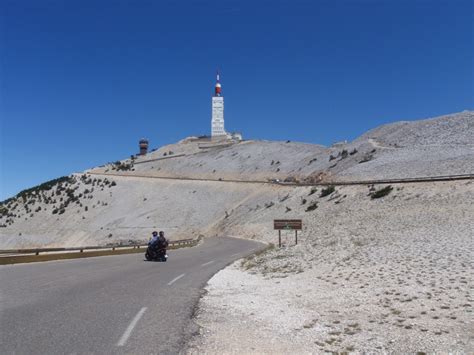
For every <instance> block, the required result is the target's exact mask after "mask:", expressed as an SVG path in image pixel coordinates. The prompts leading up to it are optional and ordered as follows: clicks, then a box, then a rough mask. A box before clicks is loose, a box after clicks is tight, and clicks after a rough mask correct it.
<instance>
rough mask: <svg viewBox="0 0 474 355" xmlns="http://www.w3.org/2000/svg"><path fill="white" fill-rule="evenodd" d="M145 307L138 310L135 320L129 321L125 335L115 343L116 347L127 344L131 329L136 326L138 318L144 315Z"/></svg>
mask: <svg viewBox="0 0 474 355" xmlns="http://www.w3.org/2000/svg"><path fill="white" fill-rule="evenodd" d="M145 311H146V307H143V308H142V309H140V311H139V312H138V313H137V315H136V316H135V318H133V320H132V321H131V323H130V324H129V325H128V327H127V329H126V330H125V333H123V335H122V337H121V338H120V340H119V341H118V343H117V346H124V345H125V344H126V343H127V340H128V338H129V337H130V335H131V334H132V331H133V328H135V326H136V325H137V323H138V321H139V320H140V318H141V317H142V316H143V313H145Z"/></svg>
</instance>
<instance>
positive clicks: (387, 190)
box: [370, 185, 393, 200]
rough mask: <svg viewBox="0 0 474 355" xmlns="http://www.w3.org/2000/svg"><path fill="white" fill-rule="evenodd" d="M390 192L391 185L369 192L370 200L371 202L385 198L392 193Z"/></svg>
mask: <svg viewBox="0 0 474 355" xmlns="http://www.w3.org/2000/svg"><path fill="white" fill-rule="evenodd" d="M392 190H393V187H392V185H388V186H385V187H384V188H381V189H379V190H376V191H374V192H371V193H370V198H371V199H372V200H373V199H376V198H381V197H384V196H387V195H388V194H389V193H390V192H392Z"/></svg>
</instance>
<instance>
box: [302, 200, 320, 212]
mask: <svg viewBox="0 0 474 355" xmlns="http://www.w3.org/2000/svg"><path fill="white" fill-rule="evenodd" d="M316 208H318V203H317V202H316V201H314V202H312V203H311V204H310V205H309V206H308V207H307V208H306V209H305V211H306V212H310V211H314V210H315V209H316Z"/></svg>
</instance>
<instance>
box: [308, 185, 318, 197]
mask: <svg viewBox="0 0 474 355" xmlns="http://www.w3.org/2000/svg"><path fill="white" fill-rule="evenodd" d="M316 191H318V189H317V188H316V187H312V188H311V191H310V192H309V195H308V196H311V195H312V194H314V193H315V192H316Z"/></svg>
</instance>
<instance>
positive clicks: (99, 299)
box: [0, 237, 263, 354]
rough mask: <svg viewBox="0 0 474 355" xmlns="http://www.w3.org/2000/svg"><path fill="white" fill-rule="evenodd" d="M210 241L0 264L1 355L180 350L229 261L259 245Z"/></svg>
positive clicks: (229, 239)
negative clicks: (212, 281) (157, 256)
mask: <svg viewBox="0 0 474 355" xmlns="http://www.w3.org/2000/svg"><path fill="white" fill-rule="evenodd" d="M262 247H263V245H262V244H260V243H256V242H252V241H249V240H242V239H236V238H224V237H222V238H210V239H207V240H205V241H204V242H203V243H202V244H201V245H199V246H197V247H194V248H186V249H178V250H171V251H170V252H169V261H168V262H166V263H156V262H146V261H144V257H143V255H142V254H129V255H120V256H106V257H97V258H89V259H79V260H68V261H51V262H45V263H37V264H17V265H8V266H1V267H0V287H1V288H0V326H1V328H0V332H1V334H0V341H1V343H0V353H2V354H13V353H15V354H64V353H76V354H83V353H147V354H149V353H160V354H167V353H177V352H179V351H180V350H181V349H182V348H183V346H184V345H185V342H186V341H187V338H188V337H189V336H190V335H191V333H192V332H193V331H195V330H196V329H193V326H192V324H191V323H192V322H191V321H190V320H191V317H192V315H193V311H194V308H195V306H196V304H197V302H198V300H199V297H200V295H201V292H202V288H203V286H204V285H205V284H206V282H207V281H208V280H209V278H211V277H212V275H213V274H215V273H216V272H217V271H218V270H220V269H222V268H223V267H224V266H226V265H227V264H229V263H230V262H232V261H234V260H236V259H238V258H241V257H243V256H246V255H249V254H251V253H252V252H255V251H256V250H258V249H260V248H262Z"/></svg>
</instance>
